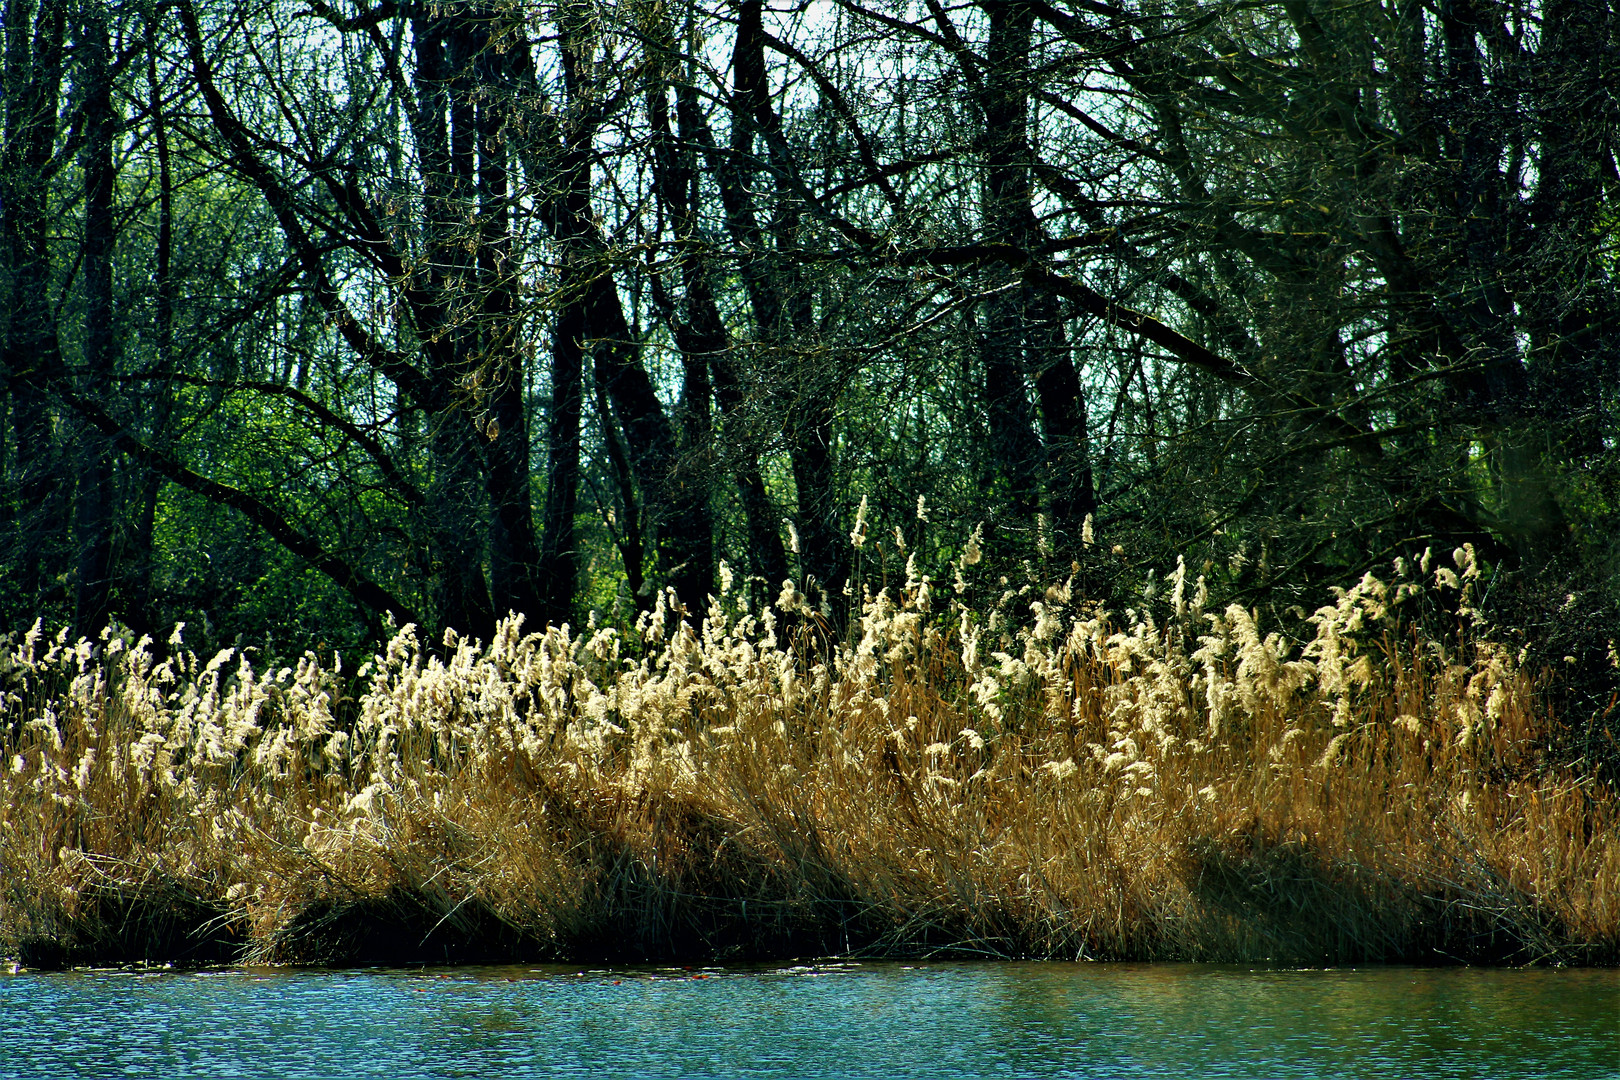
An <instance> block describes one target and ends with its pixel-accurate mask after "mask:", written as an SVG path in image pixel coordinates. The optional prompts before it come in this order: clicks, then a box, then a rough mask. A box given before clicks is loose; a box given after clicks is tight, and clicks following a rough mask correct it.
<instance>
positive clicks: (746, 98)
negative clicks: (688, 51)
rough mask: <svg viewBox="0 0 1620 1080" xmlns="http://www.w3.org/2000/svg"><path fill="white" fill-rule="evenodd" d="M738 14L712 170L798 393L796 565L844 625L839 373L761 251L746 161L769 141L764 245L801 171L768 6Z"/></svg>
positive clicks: (787, 229) (765, 333)
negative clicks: (771, 59)
mask: <svg viewBox="0 0 1620 1080" xmlns="http://www.w3.org/2000/svg"><path fill="white" fill-rule="evenodd" d="M737 13H738V21H737V41H736V46H735V48H734V50H733V53H732V77H733V80H734V93H733V108H732V115H731V151H732V152H731V155H730V158H729V160H727V161H725V162H723V163H722V167H721V168H720V169H719V170H717V172H718V178H719V181H720V184H721V189H722V199H723V200H724V202H725V205H726V211H727V215H726V216H727V220H728V224H729V225H730V227H731V231H732V238H733V240H735V241H736V242H738V243H739V244H740V245H743V246H744V247H745V248H748V249H751V250H752V251H754V252H756V253H758V254H757V255H756V256H755V257H754V258H752V259H748V260H746V261H745V263H744V266H743V279H744V282H745V284H746V285H747V286H748V292H749V299H750V302H751V306H752V308H753V312H754V322H755V324H756V326H757V327H758V332H759V336H760V338H761V340H762V342H763V343H764V345H765V347H766V351H767V354H768V358H769V360H770V361H771V362H772V364H773V366H775V367H777V368H778V369H779V371H780V372H781V374H780V375H779V376H778V377H779V378H781V379H782V381H783V382H785V383H786V384H788V385H790V386H792V387H793V391H794V392H793V394H792V396H791V402H790V406H789V410H788V415H787V416H785V417H784V418H783V429H784V432H785V434H786V436H787V442H788V453H789V456H790V458H791V461H792V467H793V486H794V489H795V491H796V493H797V495H798V504H799V507H798V508H799V522H798V528H799V541H800V564H801V566H802V568H803V570H804V573H805V576H806V577H807V579H814V581H813V584H814V585H815V586H816V587H817V588H818V589H819V590H820V591H821V593H822V595H823V596H824V597H825V598H826V600H827V602H828V605H829V607H830V608H831V609H832V611H833V617H834V621H835V622H837V623H840V624H841V623H842V621H843V611H844V603H845V600H844V596H843V585H844V584H845V583H846V582H847V580H848V577H849V558H848V554H847V545H846V544H845V542H844V536H843V530H842V527H841V525H840V517H841V515H840V513H839V510H840V508H839V506H838V505H837V503H838V500H837V496H836V491H835V484H834V481H835V476H836V470H835V468H834V462H833V457H832V421H833V411H834V407H835V405H836V401H837V393H838V391H837V383H838V373H837V372H836V371H835V370H830V369H828V368H827V367H826V364H827V363H828V361H826V360H825V359H823V358H821V357H816V358H814V359H807V355H808V354H809V353H810V352H811V349H810V345H811V342H812V341H813V340H814V336H815V332H816V328H815V318H814V308H813V305H812V302H811V295H810V292H809V290H808V288H807V287H806V285H805V283H804V282H803V280H802V279H801V277H800V275H799V274H798V272H797V270H796V269H795V268H793V267H792V265H791V264H788V263H785V262H780V261H775V260H772V259H771V257H770V256H769V255H768V254H767V253H766V251H765V243H764V241H765V235H764V231H763V230H762V229H761V228H760V226H759V224H758V221H759V218H758V214H757V212H756V211H755V209H754V204H753V195H752V190H753V184H752V183H751V179H752V177H751V173H752V169H751V167H750V166H749V164H748V163H749V162H750V161H751V160H753V158H754V154H755V136H756V135H763V136H765V138H764V140H763V141H764V142H765V144H766V145H765V150H766V152H767V154H768V156H769V159H770V166H771V173H772V178H773V187H774V189H775V191H774V194H775V195H776V211H775V213H774V214H773V216H772V221H771V225H770V233H771V237H770V239H771V240H772V242H773V243H774V245H775V246H776V247H778V248H779V249H781V248H788V247H791V246H792V245H793V243H794V242H795V240H796V239H797V232H798V226H799V207H798V196H797V193H796V189H797V188H798V187H799V184H798V183H797V182H796V181H797V180H798V174H797V169H796V165H795V163H794V162H793V161H791V160H788V159H787V158H786V156H785V151H784V150H783V149H782V143H781V139H780V135H781V121H780V118H778V117H777V115H776V113H775V111H774V110H773V109H772V107H771V101H770V87H769V84H768V81H767V78H766V71H765V36H764V22H763V17H764V5H763V3H762V2H761V0H742V2H741V3H739V4H738V11H737Z"/></svg>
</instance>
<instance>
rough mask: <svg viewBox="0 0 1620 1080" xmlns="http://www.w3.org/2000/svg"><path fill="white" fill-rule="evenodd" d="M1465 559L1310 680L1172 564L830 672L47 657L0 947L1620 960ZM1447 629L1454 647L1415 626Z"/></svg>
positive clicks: (513, 631)
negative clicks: (1156, 586)
mask: <svg viewBox="0 0 1620 1080" xmlns="http://www.w3.org/2000/svg"><path fill="white" fill-rule="evenodd" d="M973 550H974V547H973V545H969V547H968V551H969V552H970V553H972V552H973ZM969 561H970V560H969V559H966V558H964V560H962V561H961V562H960V563H959V564H958V566H957V567H956V576H957V579H958V581H961V575H962V574H963V573H964V572H967V573H971V572H972V571H973V569H974V568H973V567H971V566H970V565H968V563H969ZM1453 565H1454V566H1455V569H1453V567H1452V566H1451V565H1445V566H1442V565H1439V563H1438V560H1437V561H1436V565H1434V566H1430V565H1429V561H1428V559H1427V557H1426V558H1425V560H1424V562H1423V564H1422V565H1421V567H1419V566H1412V567H1405V568H1403V569H1404V570H1405V574H1404V576H1402V575H1401V574H1398V575H1397V580H1395V581H1393V582H1390V583H1385V582H1381V581H1378V580H1376V579H1374V578H1372V577H1370V576H1369V577H1367V578H1364V579H1363V580H1362V581H1361V582H1359V583H1357V584H1356V585H1355V586H1354V587H1352V588H1349V589H1347V590H1342V591H1340V592H1339V593H1338V595H1337V596H1336V597H1334V598H1332V602H1331V603H1328V604H1326V605H1324V606H1323V607H1322V608H1321V609H1320V610H1319V611H1317V613H1316V614H1315V616H1313V619H1312V622H1313V624H1314V625H1313V627H1312V628H1311V629H1312V635H1311V636H1310V637H1309V640H1308V641H1307V642H1306V643H1305V644H1304V646H1303V647H1302V648H1296V647H1294V646H1293V645H1291V644H1290V643H1289V642H1288V641H1287V640H1286V639H1284V638H1283V637H1282V636H1280V635H1278V634H1276V633H1272V632H1268V631H1267V630H1266V628H1264V627H1261V626H1259V625H1257V623H1256V619H1255V616H1254V615H1253V613H1251V612H1247V611H1245V610H1243V609H1242V608H1240V607H1236V606H1232V607H1228V608H1226V609H1225V610H1224V611H1219V612H1207V611H1205V610H1203V608H1204V604H1205V593H1204V590H1203V588H1202V583H1201V582H1192V581H1188V580H1186V575H1185V573H1184V572H1183V571H1182V570H1181V568H1179V567H1178V569H1177V571H1176V573H1175V574H1173V575H1171V576H1170V577H1169V579H1168V580H1167V581H1166V582H1165V583H1164V586H1163V588H1162V590H1161V592H1160V595H1158V596H1156V597H1154V598H1151V599H1147V600H1144V602H1143V604H1142V605H1141V607H1140V609H1138V610H1133V611H1131V612H1129V613H1125V614H1120V613H1109V612H1105V611H1102V610H1099V609H1097V608H1096V607H1095V606H1094V605H1088V604H1086V603H1084V602H1083V601H1082V598H1081V597H1079V596H1077V595H1074V594H1073V589H1072V586H1071V585H1070V584H1057V585H1054V586H1051V587H1047V588H1042V587H1038V586H1034V587H1020V588H1013V587H1008V588H1007V590H1006V592H1005V595H1004V596H1003V597H1002V598H1001V600H1000V602H999V603H997V604H995V605H993V606H992V607H991V609H990V610H986V611H974V610H969V609H967V608H966V607H964V606H962V604H961V603H960V602H959V601H958V600H957V599H956V598H955V597H954V596H953V595H952V591H951V589H950V587H949V586H946V587H945V588H944V589H941V588H939V587H938V586H936V585H934V584H933V583H931V582H929V581H927V580H926V579H925V578H922V577H921V576H920V575H918V574H917V573H916V571H915V570H913V571H912V572H911V573H910V574H909V575H908V580H907V581H906V582H905V583H904V584H903V585H896V586H894V587H891V588H889V589H887V590H885V591H881V592H878V593H876V594H875V595H874V594H872V593H870V592H868V593H866V594H865V595H864V596H863V597H862V598H861V600H862V602H861V604H860V605H859V615H858V621H857V624H856V625H855V626H854V627H853V628H852V631H851V633H850V634H849V635H848V640H847V641H845V642H844V643H842V644H839V645H837V646H836V647H832V648H826V647H820V648H818V647H816V646H815V644H814V643H815V642H818V641H825V640H826V635H825V634H824V633H823V632H822V631H823V628H821V627H818V625H817V620H816V617H815V614H814V613H813V612H809V611H808V610H807V609H804V608H803V598H802V597H800V596H799V595H798V594H797V590H795V589H793V588H792V587H788V588H785V589H784V590H783V593H782V596H781V598H780V599H779V601H778V602H777V604H776V605H773V606H772V607H771V608H766V609H763V610H749V608H748V605H747V603H746V601H745V600H744V598H743V597H742V596H741V594H739V593H736V592H731V591H728V592H727V593H726V595H724V596H722V597H720V598H719V599H717V600H716V601H715V602H714V603H713V605H712V607H711V609H710V611H709V612H708V613H707V616H706V617H705V618H703V619H701V620H699V621H697V622H696V623H692V622H688V621H685V620H683V619H681V618H679V617H677V615H676V613H673V612H671V611H670V610H669V608H668V607H666V606H665V603H664V602H662V601H661V602H660V604H659V606H658V608H657V609H656V610H655V611H653V612H650V613H647V614H645V615H643V616H642V618H641V619H640V621H639V622H638V623H637V625H636V627H635V628H634V631H633V632H631V633H628V634H621V633H620V632H618V631H616V630H612V629H591V630H587V631H586V632H584V633H580V634H572V633H570V632H569V631H568V630H566V629H559V628H549V629H547V630H545V631H544V632H542V633H532V634H527V635H525V634H524V633H523V630H522V623H521V620H519V619H511V620H508V621H507V622H506V623H504V624H503V625H502V626H501V628H500V631H499V632H498V634H497V635H496V637H495V640H494V641H492V642H490V643H489V644H488V645H487V646H484V647H480V646H478V645H475V644H474V643H470V642H466V641H460V640H457V639H455V638H454V637H449V638H447V639H446V640H445V642H443V643H442V648H437V649H432V650H429V649H425V648H424V647H423V646H422V644H421V643H420V642H419V640H418V636H417V633H416V631H415V630H414V629H413V628H411V627H405V628H402V629H401V630H400V631H399V632H398V633H397V634H396V635H395V636H394V638H393V640H392V641H391V642H389V643H388V645H387V647H386V649H385V650H384V651H383V652H382V653H380V654H379V655H378V656H376V657H375V659H374V660H373V661H372V662H371V663H368V664H367V665H365V666H364V667H363V668H362V669H361V670H360V671H359V672H356V673H354V674H353V675H348V674H346V673H343V672H341V671H339V670H337V669H336V665H335V664H333V665H328V664H326V663H325V662H324V661H323V660H322V659H321V658H319V657H316V656H315V655H313V654H307V655H306V656H305V657H304V658H303V659H302V660H300V661H298V663H297V664H296V665H295V666H290V667H279V668H273V669H265V670H257V669H255V668H254V666H253V665H252V664H250V663H249V662H248V660H247V658H246V657H244V656H241V655H238V654H235V653H233V652H231V651H230V650H227V651H225V652H222V653H220V654H219V655H217V656H215V657H213V658H212V659H210V660H206V661H205V660H203V659H201V658H199V657H196V656H194V655H192V654H191V653H190V652H189V651H187V650H186V649H185V647H184V645H183V644H182V643H181V639H180V636H179V634H178V633H177V635H176V636H175V638H174V639H173V640H172V641H171V642H169V646H170V647H169V648H168V649H167V650H165V651H164V653H163V656H162V657H161V658H160V655H159V652H158V651H156V650H155V649H154V644H153V643H152V642H151V641H149V640H147V639H144V638H143V639H141V640H139V641H134V640H128V639H125V638H122V637H119V636H116V635H110V634H109V635H104V636H103V638H102V640H101V641H98V642H94V643H92V642H84V641H81V642H78V643H77V644H70V643H69V642H68V641H67V640H66V638H65V636H62V635H58V636H57V637H56V638H54V639H47V638H44V637H43V636H42V635H41V633H40V631H39V629H38V628H37V627H36V628H35V630H34V631H33V632H31V633H30V634H29V635H28V636H27V637H26V639H25V640H24V641H23V642H22V643H20V644H19V645H18V646H17V647H16V649H15V653H14V655H13V656H12V659H11V667H10V672H11V673H10V675H9V676H8V679H9V684H8V685H9V686H10V687H11V689H9V690H8V691H7V692H6V696H5V698H4V710H5V711H4V713H3V716H0V719H3V723H0V731H9V733H10V734H9V736H8V737H7V741H6V744H5V745H6V759H7V760H6V763H5V769H4V778H3V781H0V788H3V796H0V814H3V819H0V875H3V883H4V884H3V896H0V949H3V950H6V951H10V952H12V953H15V954H19V955H21V956H22V957H23V958H24V960H25V961H27V962H32V963H64V962H82V961H97V962H106V961H115V960H129V959H177V960H181V961H188V960H189V961H193V962H201V961H218V960H228V959H256V960H267V961H322V960H326V961H332V960H348V961H354V960H367V959H375V960H405V959H412V960H418V959H457V958H461V959H466V958H473V957H487V956H501V955H514V956H515V955H524V956H566V957H580V956H584V955H593V956H611V957H616V958H621V959H639V958H643V957H649V958H651V957H683V956H687V957H699V956H702V957H712V956H721V957H725V956H750V955H751V956H766V955H793V954H804V953H810V952H841V951H864V952H867V953H881V954H889V955H896V954H919V953H930V952H935V953H938V952H948V953H953V954H958V955H985V956H1014V955H1016V956H1053V957H1070V958H1073V957H1082V956H1083V957H1094V958H1181V959H1208V960H1258V959H1271V960H1275V961H1279V962H1289V963H1342V962H1352V961H1369V960H1372V961H1377V960H1403V961H1412V960H1418V961H1422V960H1437V961H1438V960H1446V959H1465V960H1472V961H1488V962H1575V963H1582V962H1599V963H1603V962H1614V961H1615V960H1616V958H1617V957H1620V948H1617V944H1620V845H1617V844H1616V842H1615V810H1616V800H1615V795H1614V792H1613V791H1612V790H1610V789H1609V788H1607V787H1605V786H1603V785H1602V784H1600V783H1598V782H1597V781H1596V780H1594V779H1593V778H1592V777H1591V776H1590V775H1589V771H1588V770H1585V769H1584V768H1583V767H1581V766H1580V765H1579V764H1578V763H1577V764H1575V765H1568V764H1562V765H1561V764H1558V763H1556V762H1555V760H1554V759H1553V758H1552V757H1551V756H1550V755H1548V754H1547V753H1546V749H1547V746H1548V741H1549V738H1550V735H1551V723H1552V720H1551V719H1550V718H1549V717H1547V716H1546V715H1545V712H1544V710H1543V709H1542V708H1541V707H1540V705H1539V704H1538V699H1537V695H1536V693H1535V687H1534V686H1533V684H1532V680H1531V679H1530V678H1529V677H1528V676H1527V675H1526V674H1525V673H1524V672H1521V671H1520V670H1518V668H1517V667H1516V665H1515V662H1514V657H1513V656H1512V655H1510V654H1509V653H1508V652H1506V651H1505V650H1504V649H1502V648H1501V647H1499V646H1497V645H1494V644H1492V643H1491V642H1490V641H1489V640H1488V639H1487V638H1483V637H1478V636H1473V635H1471V634H1470V632H1468V630H1467V628H1468V626H1469V625H1470V621H1471V616H1472V612H1471V609H1470V608H1469V606H1468V600H1467V597H1468V590H1469V589H1470V588H1471V587H1472V577H1473V575H1474V565H1473V561H1472V554H1471V552H1468V551H1466V550H1464V551H1459V552H1458V553H1457V554H1456V556H1455V558H1454V560H1453ZM727 578H728V581H729V574H728V575H727ZM1437 597H1438V598H1440V599H1445V600H1447V601H1448V603H1449V606H1450V608H1451V609H1456V608H1457V606H1458V603H1459V599H1460V603H1461V612H1462V614H1461V616H1460V617H1459V623H1460V626H1461V627H1462V628H1463V629H1462V630H1460V631H1459V634H1458V635H1456V636H1454V637H1453V638H1452V639H1451V640H1449V641H1448V642H1444V643H1443V642H1441V641H1439V640H1434V639H1431V638H1429V637H1426V636H1424V635H1423V634H1422V633H1420V632H1419V631H1418V630H1417V629H1416V628H1415V627H1416V622H1415V620H1412V619H1410V618H1408V617H1407V616H1406V615H1405V614H1404V613H1405V612H1407V611H1410V610H1412V609H1413V608H1414V607H1415V606H1417V605H1419V604H1424V603H1430V604H1432V602H1433V601H1434V600H1435V599H1436V598H1437Z"/></svg>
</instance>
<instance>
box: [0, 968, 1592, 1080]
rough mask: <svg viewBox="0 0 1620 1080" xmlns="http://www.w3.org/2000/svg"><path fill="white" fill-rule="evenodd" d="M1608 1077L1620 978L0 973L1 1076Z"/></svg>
mask: <svg viewBox="0 0 1620 1080" xmlns="http://www.w3.org/2000/svg"><path fill="white" fill-rule="evenodd" d="M157 1075H162V1076H187V1075H190V1076H211V1077H212V1076H237V1077H275V1078H277V1080H283V1078H291V1077H305V1076H308V1077H325V1076H333V1077H345V1078H348V1077H363V1076H390V1077H408V1076H424V1077H521V1076H587V1075H588V1076H592V1077H692V1076H702V1077H730V1076H735V1077H750V1076H807V1075H814V1076H851V1077H858V1076H874V1077H875V1076H882V1077H924V1076H929V1077H933V1076H1009V1077H1036V1076H1077V1077H1093V1076H1095V1077H1147V1076H1176V1077H1182V1076H1196V1077H1199V1078H1200V1080H1213V1078H1216V1077H1307V1076H1321V1077H1402V1078H1405V1077H1452V1076H1455V1077H1464V1076H1467V1077H1476V1076H1484V1077H1555V1076H1568V1077H1620V972H1615V971H1480V970H1468V969H1413V968H1373V969H1366V970H1335V971H1263V970H1252V969H1249V968H1236V967H1214V966H1200V965H1127V964H984V965H971V964H917V965H905V964H887V963H884V964H833V963H828V964H823V965H812V966H799V967H785V968H746V969H738V968H732V969H724V968H704V969H698V970H696V971H684V970H676V969H667V968H664V969H615V970H611V971H607V970H599V971H590V970H586V971H581V970H580V969H578V968H559V967H542V968H534V967H528V966H525V967H516V968H501V967H485V968H458V969H445V970H438V971H433V970H428V971H378V970H372V971H338V972H308V971H300V972H287V971H264V970H254V971H230V972H217V973H206V974H164V973H137V974H130V973H118V972H73V973H67V974H21V975H12V976H3V977H0V1076H41V1077H68V1076H94V1077H103V1076H157Z"/></svg>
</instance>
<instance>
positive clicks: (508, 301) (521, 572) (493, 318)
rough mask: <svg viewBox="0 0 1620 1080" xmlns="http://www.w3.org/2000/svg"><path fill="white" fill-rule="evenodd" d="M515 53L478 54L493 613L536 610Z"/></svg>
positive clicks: (482, 363) (482, 362)
mask: <svg viewBox="0 0 1620 1080" xmlns="http://www.w3.org/2000/svg"><path fill="white" fill-rule="evenodd" d="M519 55H520V52H519V51H518V50H512V49H506V48H501V49H497V48H494V47H493V46H491V45H490V44H489V43H488V42H485V43H483V46H482V48H481V50H480V52H479V55H478V57H477V63H478V68H479V75H480V78H479V91H480V93H479V100H478V102H477V121H476V122H477V129H478V183H479V190H478V198H479V204H480V211H481V219H482V221H483V222H484V229H483V235H482V237H481V240H480V243H479V245H478V277H479V289H480V295H481V299H482V312H481V319H480V323H481V325H480V327H479V331H480V335H479V336H480V338H481V349H480V355H479V357H478V365H479V367H480V369H481V370H483V371H485V372H487V373H488V382H489V384H490V391H489V394H490V399H489V409H488V421H487V422H486V425H485V434H486V437H487V438H488V440H489V441H488V444H487V446H486V448H485V458H486V460H487V462H488V470H489V498H490V503H491V506H492V509H493V514H492V518H491V522H490V585H491V591H492V592H493V593H494V602H495V613H496V614H497V615H502V614H504V613H506V612H508V611H519V612H526V613H538V612H539V610H540V607H541V603H540V585H539V580H538V578H539V573H540V569H539V568H540V541H539V537H538V536H537V535H536V534H535V527H534V509H533V504H532V502H531V500H530V492H529V414H528V409H527V407H526V403H525V401H524V355H523V352H522V350H521V348H520V341H519V337H518V333H519V324H520V314H519V312H518V311H517V304H516V297H515V293H516V290H517V274H516V270H515V268H514V266H513V265H512V261H511V256H512V237H511V211H510V207H509V205H508V199H509V196H508V192H507V157H508V148H507V143H506V131H505V128H504V121H505V120H506V118H507V117H508V115H509V113H510V110H509V108H508V102H509V99H510V96H511V94H512V92H513V89H514V87H513V82H514V80H513V78H512V75H513V72H512V71H511V68H512V66H513V64H514V63H515V62H516V59H517V57H518V56H519Z"/></svg>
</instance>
